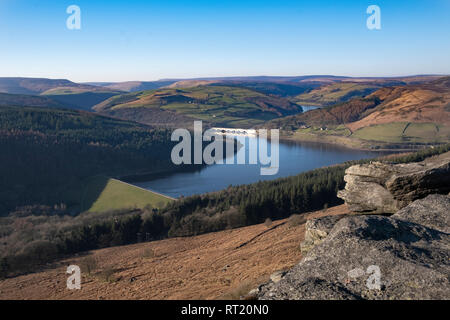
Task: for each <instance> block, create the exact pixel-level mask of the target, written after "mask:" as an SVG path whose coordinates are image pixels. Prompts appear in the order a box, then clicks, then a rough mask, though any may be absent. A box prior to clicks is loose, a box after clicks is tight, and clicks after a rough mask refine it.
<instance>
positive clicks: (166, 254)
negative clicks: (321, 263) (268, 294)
mask: <svg viewBox="0 0 450 320" xmlns="http://www.w3.org/2000/svg"><path fill="white" fill-rule="evenodd" d="M347 212H348V211H347V208H346V207H345V206H338V207H333V208H329V209H327V210H323V211H318V212H313V213H311V214H307V215H305V219H306V218H307V219H309V218H316V217H320V216H326V215H338V214H345V213H347ZM304 232H305V227H304V224H297V225H292V224H290V223H286V220H280V221H276V222H273V224H272V225H270V226H266V225H265V224H259V225H254V226H250V227H244V228H239V229H234V230H225V231H220V232H215V233H209V234H204V235H200V236H194V237H183V238H173V239H167V240H161V241H153V242H147V243H139V244H134V245H128V246H120V247H113V248H106V249H101V250H96V251H93V252H91V253H89V256H90V257H92V258H89V259H90V260H91V261H92V260H94V259H95V260H94V261H97V263H96V266H95V267H92V269H93V270H92V272H91V274H90V275H89V274H88V273H87V272H86V263H85V261H89V260H86V257H85V256H76V257H71V258H69V259H66V260H63V261H60V262H58V263H56V264H54V265H53V266H51V267H48V268H46V269H45V270H42V271H39V272H35V273H32V274H28V275H23V276H19V277H15V278H9V279H6V280H0V300H3V299H55V300H64V299H70V300H72V299H90V300H98V299H100V300H110V299H123V300H131V299H218V298H220V299H230V298H232V299H239V298H240V296H244V295H246V294H247V293H248V292H249V291H250V290H251V289H253V288H254V287H255V286H257V285H258V284H260V283H262V282H265V281H267V280H268V279H269V276H270V275H271V274H272V273H273V272H275V271H279V270H286V269H289V268H290V267H292V266H293V265H295V264H296V263H297V262H298V261H299V260H300V258H301V252H300V250H299V244H300V242H301V241H302V240H303V238H304ZM70 264H75V265H79V266H80V267H81V268H82V284H81V290H68V289H67V287H66V280H67V276H68V275H67V274H66V268H67V266H68V265H70Z"/></svg>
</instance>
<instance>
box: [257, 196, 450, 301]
mask: <svg viewBox="0 0 450 320" xmlns="http://www.w3.org/2000/svg"><path fill="white" fill-rule="evenodd" d="M446 197H447V199H445V198H446ZM448 200H449V199H448V196H429V197H427V198H425V199H422V200H418V201H416V202H414V203H413V204H411V205H410V206H408V207H407V208H405V209H404V210H402V211H401V212H399V213H398V214H397V215H393V216H391V217H386V216H379V215H358V216H356V215H351V216H347V217H344V218H343V219H341V220H340V221H338V222H337V223H336V225H335V226H334V227H333V229H332V230H331V231H330V232H329V234H328V236H327V237H326V238H325V239H324V240H323V242H322V243H320V244H318V245H316V246H315V247H313V248H312V249H311V250H310V251H309V252H308V254H307V255H306V256H305V257H304V258H303V260H302V261H301V262H300V263H299V264H298V265H297V266H295V267H294V268H293V269H291V270H290V271H289V272H288V273H287V274H286V275H285V276H284V277H283V279H281V280H280V281H279V282H278V283H273V282H269V283H267V284H265V285H262V286H260V290H259V293H258V298H259V299H450V283H449V281H450V234H449V233H448V232H447V231H448V228H449V221H448V216H449V210H448ZM423 210H428V211H429V212H431V215H432V218H427V217H425V216H424V211H423ZM422 212H423V213H422ZM431 220H432V221H431ZM446 230H447V231H446Z"/></svg>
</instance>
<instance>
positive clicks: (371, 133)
mask: <svg viewBox="0 0 450 320" xmlns="http://www.w3.org/2000/svg"><path fill="white" fill-rule="evenodd" d="M449 79H450V78H449V77H444V78H441V79H438V80H434V81H431V82H428V83H423V84H410V85H405V86H393V87H385V88H381V89H379V90H377V91H375V92H373V93H372V94H370V95H367V96H366V97H364V98H354V99H351V100H350V101H348V102H344V103H340V104H336V105H333V106H331V107H327V108H321V109H316V110H311V111H309V112H306V113H304V114H299V115H295V116H290V117H286V118H282V119H275V120H272V121H269V122H268V123H267V126H268V127H276V128H282V129H283V130H284V134H285V136H286V137H287V138H289V139H299V140H315V141H326V142H333V143H341V144H346V145H351V146H357V147H364V148H367V147H389V146H395V145H397V146H407V145H412V144H419V145H420V144H427V143H437V144H439V143H446V142H448V141H450V108H449V104H450V80H449Z"/></svg>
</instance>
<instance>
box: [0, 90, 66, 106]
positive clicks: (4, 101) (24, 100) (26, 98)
mask: <svg viewBox="0 0 450 320" xmlns="http://www.w3.org/2000/svg"><path fill="white" fill-rule="evenodd" d="M0 106H4V107H6V106H17V107H25V106H26V107H45V108H63V107H64V105H63V104H62V103H60V102H58V101H56V100H52V99H50V98H47V97H40V96H30V95H25V94H9V93H0Z"/></svg>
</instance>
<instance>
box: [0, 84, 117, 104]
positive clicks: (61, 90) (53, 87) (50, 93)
mask: <svg viewBox="0 0 450 320" xmlns="http://www.w3.org/2000/svg"><path fill="white" fill-rule="evenodd" d="M0 92H1V93H8V94H17V95H29V96H45V97H47V98H49V99H48V102H49V103H48V104H49V105H50V106H53V105H55V101H56V102H58V103H59V106H64V107H65V108H68V109H79V110H90V109H91V108H92V107H93V106H94V105H96V104H98V103H100V102H102V101H104V100H106V99H108V98H110V97H112V96H114V95H118V94H121V93H123V91H120V90H117V89H115V90H113V89H109V88H103V87H99V86H91V85H87V84H79V83H75V82H72V81H69V80H65V79H58V80H55V79H40V78H0ZM28 99H29V100H30V102H31V103H32V100H31V98H28ZM9 100H10V99H7V97H5V96H3V95H2V96H0V104H1V105H8V104H9V103H8V101H9ZM34 100H37V98H34ZM9 105H12V104H9ZM28 106H46V105H35V104H29V105H28Z"/></svg>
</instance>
